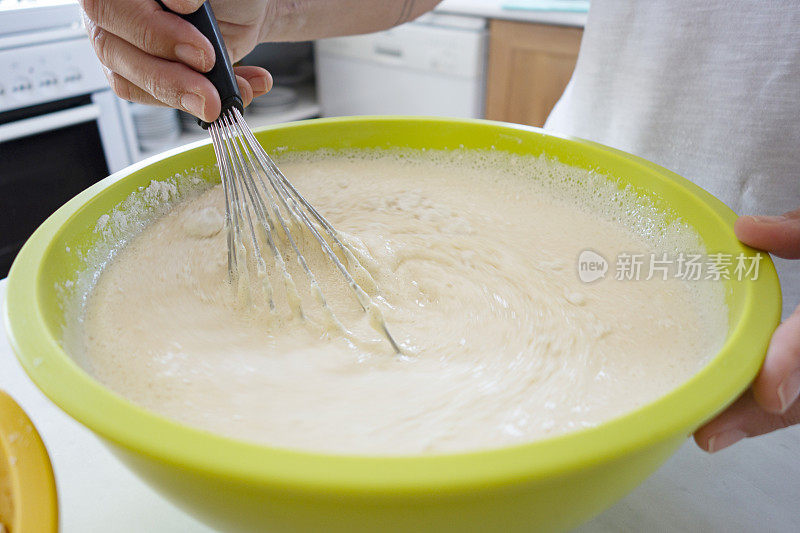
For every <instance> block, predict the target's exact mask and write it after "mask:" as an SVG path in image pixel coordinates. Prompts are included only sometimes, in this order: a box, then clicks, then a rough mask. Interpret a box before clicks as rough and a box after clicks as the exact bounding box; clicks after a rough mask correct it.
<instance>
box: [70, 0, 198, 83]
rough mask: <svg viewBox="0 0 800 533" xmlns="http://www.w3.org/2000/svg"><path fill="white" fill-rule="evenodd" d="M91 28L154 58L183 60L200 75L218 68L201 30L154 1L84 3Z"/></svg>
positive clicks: (89, 0)
mask: <svg viewBox="0 0 800 533" xmlns="http://www.w3.org/2000/svg"><path fill="white" fill-rule="evenodd" d="M81 3H82V5H83V8H84V11H85V13H86V18H88V19H89V20H87V21H86V22H87V24H86V27H87V29H90V36H91V35H92V32H91V29H93V28H92V26H99V27H100V28H102V29H103V30H105V31H107V32H109V33H112V34H114V35H116V36H118V37H121V38H122V39H124V40H126V41H128V42H129V43H131V44H132V45H134V46H136V47H137V48H139V49H141V50H143V51H145V52H147V53H148V54H150V55H154V56H156V57H161V58H164V59H169V60H170V61H179V62H181V63H184V64H186V65H188V66H190V67H192V68H193V69H195V70H198V71H200V72H208V71H209V70H211V68H212V67H213V66H214V48H213V47H212V46H211V43H210V42H209V40H208V39H206V38H205V37H204V36H203V34H202V33H200V30H198V29H197V28H195V27H194V26H192V25H191V24H190V23H188V22H186V21H185V20H183V19H182V18H180V17H179V16H177V15H175V14H173V13H168V12H166V11H164V10H163V9H161V7H159V6H158V4H156V3H155V2H154V1H152V0H125V1H117V2H109V1H107V0H106V1H102V0H81Z"/></svg>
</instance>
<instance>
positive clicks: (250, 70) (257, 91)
mask: <svg viewBox="0 0 800 533" xmlns="http://www.w3.org/2000/svg"><path fill="white" fill-rule="evenodd" d="M233 71H234V72H235V73H236V76H237V77H241V78H244V79H245V80H247V83H249V84H250V88H251V89H252V90H253V98H257V97H259V96H261V95H263V94H266V93H268V92H269V91H270V89H272V76H271V75H270V73H269V72H267V71H266V70H265V69H263V68H261V67H253V66H241V67H234V68H233Z"/></svg>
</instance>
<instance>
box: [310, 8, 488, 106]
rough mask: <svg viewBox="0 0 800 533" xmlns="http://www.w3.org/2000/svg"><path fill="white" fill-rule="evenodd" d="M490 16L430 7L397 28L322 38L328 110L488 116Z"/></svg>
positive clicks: (319, 65)
mask: <svg viewBox="0 0 800 533" xmlns="http://www.w3.org/2000/svg"><path fill="white" fill-rule="evenodd" d="M487 52H488V32H487V30H486V19H483V18H477V17H468V16H458V15H442V14H435V13H434V14H428V15H424V16H422V17H420V18H419V19H417V20H416V21H413V22H409V23H407V24H403V25H402V26H398V27H396V28H393V29H391V30H387V31H382V32H378V33H372V34H369V35H358V36H354V37H337V38H333V39H322V40H320V41H317V43H316V69H317V91H318V98H319V100H320V106H321V108H322V115H323V116H340V115H437V116H451V117H473V118H481V117H483V115H484V96H485V93H486V57H487Z"/></svg>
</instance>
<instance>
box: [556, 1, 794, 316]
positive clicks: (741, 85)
mask: <svg viewBox="0 0 800 533" xmlns="http://www.w3.org/2000/svg"><path fill="white" fill-rule="evenodd" d="M799 120H800V3H798V2H797V0H772V1H770V2H762V1H758V0H737V1H731V0H705V1H703V2H698V1H696V0H670V1H669V2H630V1H628V0H595V1H593V2H592V7H591V9H590V11H589V18H588V22H587V25H586V29H585V33H584V36H583V43H582V45H581V51H580V56H579V57H578V63H577V66H576V68H575V73H574V74H573V76H572V80H571V82H570V84H569V86H568V87H567V90H566V92H565V93H564V95H563V96H562V98H561V100H560V101H559V102H558V104H557V105H556V107H555V109H554V110H553V112H552V114H551V115H550V118H549V119H548V121H547V124H546V126H545V127H546V128H548V129H551V130H554V131H556V132H559V133H565V134H569V135H574V136H577V137H582V138H585V139H590V140H593V141H597V142H600V143H602V144H606V145H609V146H613V147H615V148H619V149H621V150H624V151H626V152H631V153H633V154H636V155H639V156H642V157H644V158H646V159H649V160H651V161H653V162H655V163H658V164H660V165H662V166H664V167H667V168H669V169H670V170H673V171H675V172H677V173H678V174H680V175H682V176H684V177H686V178H688V179H690V180H692V181H694V182H695V183H697V184H698V185H700V186H701V187H703V188H704V189H706V190H708V191H709V192H711V193H712V194H713V195H714V196H716V197H717V198H720V199H721V200H722V201H723V202H725V203H726V204H728V205H729V206H730V207H731V208H732V209H733V210H734V211H736V212H737V213H740V214H776V215H777V214H781V213H784V212H786V211H790V210H794V209H797V208H798V207H800V122H799ZM710 252H713V251H710ZM777 264H778V271H779V274H780V276H781V282H782V285H783V291H784V315H787V314H788V313H789V312H790V311H791V310H792V309H794V307H795V306H796V305H797V304H798V303H800V261H792V262H790V261H785V260H778V261H777Z"/></svg>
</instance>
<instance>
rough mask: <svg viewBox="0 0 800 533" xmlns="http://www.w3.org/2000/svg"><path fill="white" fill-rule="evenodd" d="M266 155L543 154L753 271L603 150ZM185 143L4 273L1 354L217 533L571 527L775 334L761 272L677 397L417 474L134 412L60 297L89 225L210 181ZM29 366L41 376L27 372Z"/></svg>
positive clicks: (731, 381) (326, 144) (336, 136)
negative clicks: (76, 337) (69, 325)
mask: <svg viewBox="0 0 800 533" xmlns="http://www.w3.org/2000/svg"><path fill="white" fill-rule="evenodd" d="M257 136H258V138H259V140H260V141H261V142H262V144H263V145H264V146H265V147H266V148H267V150H270V151H271V150H275V149H276V148H277V147H290V149H292V150H311V149H316V148H329V149H347V148H387V147H405V148H415V149H421V148H428V149H457V148H459V147H464V148H476V149H487V150H488V149H496V150H503V151H508V152H513V153H517V154H531V155H540V154H546V155H547V156H549V157H553V158H556V159H558V160H560V161H562V162H563V163H566V164H570V165H574V166H577V167H581V168H584V169H590V170H595V171H598V172H600V173H602V174H605V175H608V176H609V177H610V178H609V179H612V180H614V181H615V182H617V183H618V185H619V186H620V187H623V186H630V187H631V188H632V190H634V191H636V193H637V194H639V195H640V196H641V197H642V198H643V199H646V200H648V201H651V202H653V203H654V205H656V206H657V207H658V208H659V209H662V210H663V211H664V212H665V213H668V214H669V215H668V217H672V218H678V217H679V218H680V219H682V220H683V221H684V222H685V223H687V224H689V225H690V226H692V227H694V228H695V229H696V230H697V232H698V233H699V234H700V236H701V238H702V239H703V241H704V242H705V245H706V247H707V249H708V250H709V252H720V253H730V254H734V255H735V254H739V253H743V254H745V255H746V256H748V257H751V256H752V255H753V254H754V253H755V252H754V251H753V250H751V249H750V248H747V247H746V246H743V245H742V244H741V243H740V242H739V241H738V240H737V239H736V236H735V235H734V233H733V222H734V220H735V218H736V215H735V214H734V213H733V212H732V211H731V210H730V209H728V208H727V207H726V206H725V205H723V204H722V203H721V202H720V201H719V200H717V199H715V198H714V197H712V196H711V195H710V194H708V193H707V192H705V191H703V190H702V189H700V188H699V187H697V186H695V185H693V184H692V183H690V182H689V181H687V180H685V179H683V178H681V177H680V176H677V175H675V174H674V173H672V172H669V171H668V170H665V169H664V168H661V167H659V166H657V165H654V164H652V163H649V162H647V161H645V160H643V159H640V158H637V157H634V156H631V155H629V154H625V153H623V152H620V151H617V150H613V149H610V148H607V147H604V146H601V145H598V144H594V143H590V142H587V141H582V140H579V139H570V138H565V137H558V136H553V135H548V134H545V133H544V132H543V131H541V130H538V129H536V128H529V127H522V126H512V125H508V124H502V123H496V122H487V121H477V120H458V119H440V118H421V117H353V118H339V119H324V120H316V121H307V122H300V123H293V124H287V125H282V126H279V127H274V128H268V129H264V130H262V131H260V132H259V133H258V134H257ZM213 161H214V155H213V151H212V150H211V147H210V145H209V144H208V143H207V142H205V143H196V144H194V145H192V146H189V147H183V148H180V149H176V150H173V151H171V152H168V153H166V154H164V155H162V156H157V157H154V158H152V159H149V160H147V161H145V162H144V163H142V164H138V165H135V166H133V167H131V168H128V169H126V170H123V171H121V172H118V173H116V174H115V175H113V176H111V177H109V178H108V179H106V180H103V181H102V182H100V183H98V184H96V185H95V186H93V187H91V188H89V189H88V190H86V191H84V192H83V193H81V194H79V195H78V196H77V197H76V198H74V199H73V200H71V201H70V202H69V203H67V204H66V205H65V206H64V207H62V208H61V209H60V210H58V211H57V212H56V213H55V214H54V215H53V216H51V217H50V218H49V219H48V220H47V221H46V222H45V223H44V224H43V225H42V226H41V227H40V228H39V229H38V230H37V231H36V233H35V234H34V235H33V236H32V237H31V238H30V239H29V241H28V242H27V243H26V245H25V247H24V248H23V249H22V251H21V253H20V254H19V256H18V257H17V259H16V261H15V262H14V265H13V267H12V269H11V275H10V278H9V283H8V297H7V300H6V306H7V309H6V320H7V324H8V331H9V337H10V340H11V343H12V345H13V348H14V351H15V352H16V354H17V356H18V357H19V359H20V361H21V362H22V365H23V366H24V368H25V370H26V371H27V372H28V374H29V375H30V376H31V378H32V379H33V381H34V382H35V383H36V384H37V385H38V386H39V388H40V389H42V391H44V393H45V394H46V395H47V396H49V397H50V398H51V399H52V400H53V402H55V403H56V404H57V405H58V406H59V407H61V408H62V409H63V410H64V411H66V412H67V413H69V414H70V415H72V416H73V417H74V418H75V419H77V420H78V421H79V422H81V423H82V424H84V425H85V426H86V427H88V428H90V429H91V430H92V431H94V432H95V433H96V434H97V435H99V436H100V437H102V438H103V439H104V440H105V441H106V442H107V443H109V444H110V446H111V448H112V450H114V451H115V452H116V453H117V455H118V456H119V457H120V458H121V459H123V460H124V461H125V462H126V463H128V465H129V466H130V467H131V468H132V469H133V470H135V471H136V472H138V473H139V474H140V475H141V476H142V477H143V478H144V479H146V480H147V481H148V482H150V483H151V484H152V485H153V486H155V487H157V488H158V489H159V490H161V491H162V492H163V493H164V494H165V495H167V496H168V497H169V498H171V499H172V500H173V501H175V502H176V503H178V504H179V505H181V506H182V507H184V508H185V509H187V510H189V511H191V512H193V513H195V514H196V515H197V516H199V517H200V518H202V519H204V520H207V521H208V522H209V523H211V524H212V525H215V526H217V527H219V528H221V529H223V530H225V531H239V530H241V531H326V532H336V531H342V532H348V533H351V532H354V531H356V532H357V531H415V532H421V531H435V532H446V531H454V532H456V531H457V532H464V531H498V530H502V531H509V532H510V531H531V530H539V531H541V530H555V529H563V528H567V527H571V526H575V525H577V524H579V523H581V522H582V521H584V520H586V519H587V518H589V517H591V516H592V515H594V514H596V513H598V512H600V511H602V510H603V509H605V508H606V507H608V506H609V505H611V504H612V503H613V502H614V501H616V500H617V499H619V498H620V497H622V496H623V495H624V494H625V493H626V492H628V491H629V490H631V489H632V488H633V487H634V486H636V485H637V484H638V483H640V482H641V481H642V480H643V479H644V478H645V477H647V476H648V475H649V474H650V473H651V472H653V471H654V470H655V469H656V468H657V467H658V466H659V465H660V464H661V463H662V462H663V461H664V460H666V458H667V457H669V455H670V454H672V453H673V452H674V451H675V450H676V449H677V448H678V447H679V446H680V445H681V443H682V442H683V441H684V440H685V439H686V437H687V436H688V435H689V434H690V433H691V432H692V431H693V430H694V429H695V428H697V427H698V426H699V425H700V424H701V423H703V422H704V421H705V420H708V419H709V418H710V417H711V416H713V415H714V414H715V413H717V412H719V411H720V410H721V409H723V408H724V407H725V406H726V405H728V404H729V403H730V402H731V401H733V399H734V398H736V397H737V396H738V395H739V394H740V393H741V392H742V391H743V390H744V389H745V388H746V387H747V386H748V384H749V383H750V381H751V380H752V379H753V377H754V376H755V375H756V372H757V371H758V369H759V367H760V365H761V362H762V359H763V357H764V353H765V351H766V347H767V343H768V341H769V338H770V335H771V333H772V331H773V330H774V328H775V326H776V325H777V323H778V320H779V316H780V289H779V286H778V280H777V276H776V274H775V269H774V267H773V265H772V262H771V261H770V260H769V259H766V260H765V261H763V262H762V263H761V272H760V276H759V278H758V279H757V280H750V279H746V280H741V281H738V280H728V281H726V282H725V284H726V297H727V303H728V306H729V309H730V320H729V322H730V330H729V332H728V336H727V339H726V342H725V344H724V346H723V348H722V349H721V350H720V351H719V353H718V354H717V355H716V356H715V357H714V358H713V359H712V360H711V361H710V362H709V364H708V365H707V366H706V367H705V368H704V369H702V370H701V371H700V372H698V373H697V374H696V375H695V376H694V377H692V378H691V379H690V380H688V381H687V382H686V383H684V384H683V385H681V386H680V387H677V388H676V389H675V390H673V391H671V392H670V393H668V394H666V395H665V396H663V397H662V398H659V399H658V400H656V401H654V402H652V403H650V404H648V405H645V406H643V407H641V408H639V409H636V410H634V411H631V412H629V413H627V414H625V415H623V416H620V417H618V418H616V419H614V420H611V421H609V422H607V423H604V424H602V425H600V426H598V427H594V428H591V429H586V430H583V431H578V432H575V433H570V434H567V435H562V436H559V437H555V438H551V439H547V440H542V441H538V442H532V443H529V444H524V445H519V446H513V447H506V448H501V449H495V450H488V451H478V452H470V453H459V454H449V455H438V456H426V457H359V456H344V455H329V454H319V453H307V452H300V451H292V450H285V449H276V448H270V447H267V446H260V445H256V444H252V443H247V442H241V441H236V440H232V439H228V438H225V437H221V436H218V435H214V434H211V433H208V432H205V431H202V430H199V429H194V428H191V427H187V426H185V425H182V424H179V423H177V422H174V421H172V420H168V419H166V418H163V417H161V416H159V415H157V414H154V413H152V412H149V411H146V410H144V409H142V408H140V407H138V406H136V405H134V404H133V403H131V402H129V401H128V400H126V399H125V398H123V397H121V396H119V395H117V394H115V393H114V392H112V391H110V390H108V389H106V388H105V387H104V386H103V385H101V384H100V383H98V382H97V381H95V380H94V379H93V378H92V377H91V376H90V375H89V374H87V373H86V372H84V371H83V370H82V369H81V368H80V367H79V366H78V365H77V364H75V362H73V360H72V359H70V357H69V356H68V355H67V354H66V353H65V352H64V350H63V349H62V348H61V346H60V344H59V339H60V336H61V327H62V325H63V323H64V311H63V309H62V301H61V299H60V298H61V293H60V292H59V290H58V289H57V288H58V287H64V286H65V284H66V283H67V282H72V281H74V280H75V277H76V272H77V271H78V270H79V269H81V268H84V267H85V265H84V263H83V261H84V259H83V256H82V255H81V254H80V253H79V252H80V251H81V250H88V249H89V248H90V247H91V246H92V244H93V243H94V242H96V240H97V239H98V234H97V233H95V232H94V228H95V226H96V223H97V220H98V218H99V217H100V216H101V215H103V214H105V213H108V212H109V211H111V210H112V209H113V208H114V207H115V206H117V205H118V204H119V203H120V202H122V201H123V200H124V199H125V198H126V197H127V196H128V195H129V194H131V193H132V192H134V191H137V190H138V189H139V187H142V186H146V185H147V184H149V183H150V181H151V180H152V179H164V178H167V177H169V176H172V175H173V174H174V173H176V172H183V171H185V170H186V169H188V168H190V167H193V166H197V165H206V164H211V163H213ZM532 179H535V177H532ZM34 361H36V364H34Z"/></svg>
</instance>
